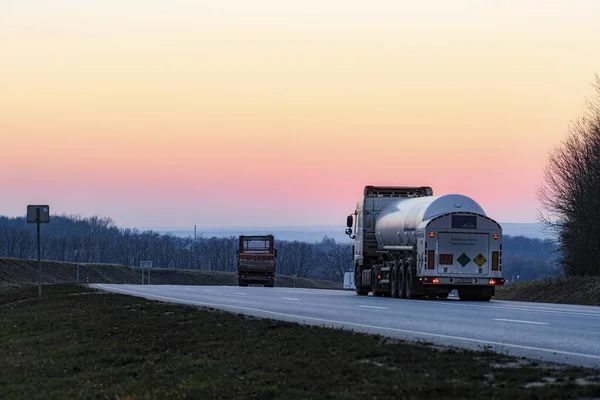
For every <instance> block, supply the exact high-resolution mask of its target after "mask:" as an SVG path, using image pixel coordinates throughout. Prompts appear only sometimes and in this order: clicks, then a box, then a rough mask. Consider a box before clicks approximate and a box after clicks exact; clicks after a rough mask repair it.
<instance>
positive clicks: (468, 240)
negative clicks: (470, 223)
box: [450, 236, 477, 246]
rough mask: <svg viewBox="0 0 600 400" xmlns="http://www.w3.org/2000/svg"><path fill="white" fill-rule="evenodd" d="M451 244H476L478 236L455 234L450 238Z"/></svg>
mask: <svg viewBox="0 0 600 400" xmlns="http://www.w3.org/2000/svg"><path fill="white" fill-rule="evenodd" d="M450 244H451V245H452V246H475V245H476V244H477V237H472V236H471V237H465V236H453V237H451V238H450Z"/></svg>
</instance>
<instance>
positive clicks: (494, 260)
mask: <svg viewBox="0 0 600 400" xmlns="http://www.w3.org/2000/svg"><path fill="white" fill-rule="evenodd" d="M499 259H500V253H498V252H497V251H492V271H498V266H499V264H500V263H499V262H498V261H499Z"/></svg>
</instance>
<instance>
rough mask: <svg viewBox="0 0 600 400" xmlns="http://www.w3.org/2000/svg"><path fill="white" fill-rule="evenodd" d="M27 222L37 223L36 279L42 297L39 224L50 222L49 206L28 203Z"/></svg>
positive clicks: (39, 295)
mask: <svg viewBox="0 0 600 400" xmlns="http://www.w3.org/2000/svg"><path fill="white" fill-rule="evenodd" d="M27 223H28V224H36V225H37V281H38V297H42V254H41V253H42V246H41V239H40V224H47V223H50V206H48V205H28V206H27Z"/></svg>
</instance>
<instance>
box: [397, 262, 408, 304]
mask: <svg viewBox="0 0 600 400" xmlns="http://www.w3.org/2000/svg"><path fill="white" fill-rule="evenodd" d="M405 278H406V273H405V268H404V265H399V266H398V294H399V296H400V298H401V299H406V279H405Z"/></svg>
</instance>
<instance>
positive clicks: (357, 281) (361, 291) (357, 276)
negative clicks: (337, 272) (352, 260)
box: [354, 267, 369, 296]
mask: <svg viewBox="0 0 600 400" xmlns="http://www.w3.org/2000/svg"><path fill="white" fill-rule="evenodd" d="M354 287H355V288H356V294H357V295H358V296H366V295H368V294H369V289H365V287H364V286H363V284H362V270H361V269H360V268H358V267H357V268H355V269H354Z"/></svg>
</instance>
